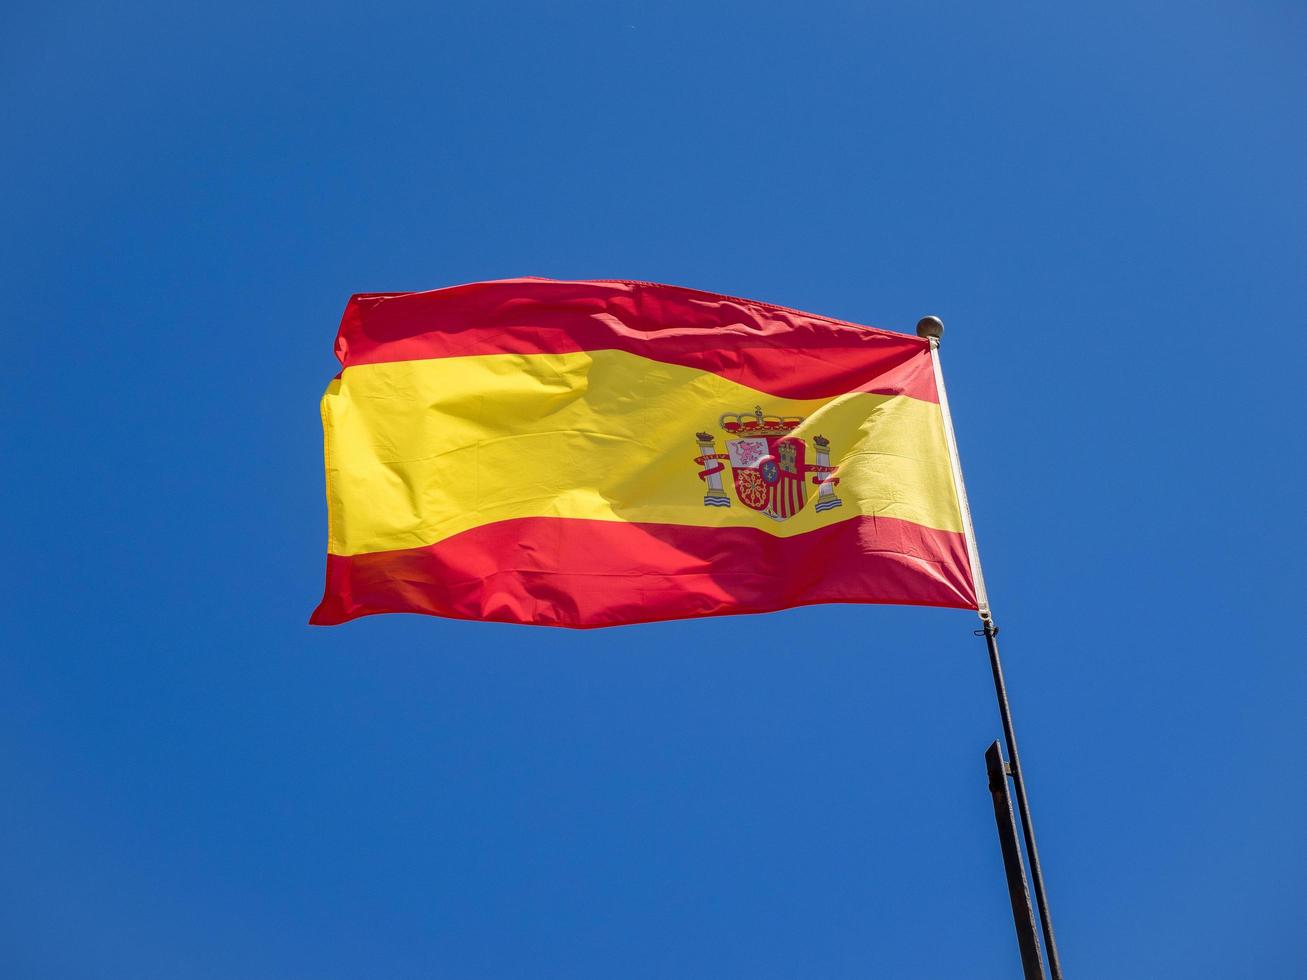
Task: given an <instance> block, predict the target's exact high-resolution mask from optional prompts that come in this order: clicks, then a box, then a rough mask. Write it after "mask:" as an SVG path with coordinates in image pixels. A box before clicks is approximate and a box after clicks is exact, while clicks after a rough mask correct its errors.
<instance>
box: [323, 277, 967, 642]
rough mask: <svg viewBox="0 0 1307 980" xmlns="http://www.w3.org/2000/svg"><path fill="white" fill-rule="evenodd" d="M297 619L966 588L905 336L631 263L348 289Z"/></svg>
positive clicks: (711, 612) (912, 594)
mask: <svg viewBox="0 0 1307 980" xmlns="http://www.w3.org/2000/svg"><path fill="white" fill-rule="evenodd" d="M336 356H337V357H338V358H339V359H340V363H341V366H342V370H341V372H340V374H339V375H337V376H336V378H335V379H334V380H333V381H332V382H331V384H330V385H329V386H328V387H327V392H326V395H325V396H324V397H323V399H322V426H323V432H324V436H325V440H324V441H325V453H326V471H327V513H328V537H327V551H328V555H327V585H326V593H325V595H324V596H323V599H322V603H321V604H320V605H319V606H318V608H317V610H316V611H315V612H314V613H313V616H312V619H311V622H313V623H318V624H323V625H329V624H335V623H341V622H345V621H346V620H350V619H355V618H357V617H359V616H367V615H370V614H372V613H390V612H413V613H427V614H430V615H435V616H449V617H456V618H459V619H484V620H495V621H499V622H508V623H534V624H542V625H548V626H569V627H593V626H614V625H619V624H623V623H641V622H649V621H654V620H667V619H683V618H688V617H697V616H717V615H724V614H729V613H755V612H767V611H771V610H777V609H784V608H788V607H791V606H801V605H808V604H812V603H828V602H858V603H900V604H911V605H925V606H949V607H954V608H960V609H975V608H977V589H976V586H975V578H976V576H975V575H974V574H973V571H972V566H971V561H970V555H971V551H970V550H969V548H968V534H967V533H966V532H967V528H968V526H969V525H967V524H965V523H964V522H965V521H966V517H965V514H966V507H965V498H964V496H963V492H962V489H961V482H960V478H959V477H958V476H957V473H956V468H955V466H954V457H953V456H952V455H951V443H950V438H951V432H950V431H949V430H947V429H946V424H947V423H946V415H945V413H944V412H942V411H941V405H940V393H941V388H940V385H939V383H938V382H937V377H938V376H937V373H936V368H937V365H936V364H935V357H936V352H935V351H934V350H932V347H931V344H930V343H929V342H928V341H926V340H923V339H921V338H919V337H915V336H908V335H905V334H899V333H892V332H889V331H885V330H877V329H873V328H871V327H865V326H859V325H857V324H853V323H845V322H843V321H840V320H833V319H830V318H828V317H823V316H817V315H814V314H811V313H801V312H798V311H796V310H790V309H785V308H783V307H777V306H772V305H769V304H767V303H759V302H755V301H753V300H744V299H736V298H734V297H730V296H719V295H716V294H713V293H705V292H699V291H698V290H693V289H684V288H680V287H677V286H664V285H657V284H653V283H644V282H626V281H612V280H604V281H589V282H564V281H555V280H549V279H535V278H528V279H507V280H501V281H497V282H484V283H473V284H471V285H466V286H455V287H452V288H449V289H437V290H433V291H430V292H419V293H370V294H361V295H357V296H354V297H353V298H351V299H350V301H349V303H348V305H347V306H346V308H345V315H344V318H343V320H342V322H341V325H340V332H339V334H338V335H337V338H336Z"/></svg>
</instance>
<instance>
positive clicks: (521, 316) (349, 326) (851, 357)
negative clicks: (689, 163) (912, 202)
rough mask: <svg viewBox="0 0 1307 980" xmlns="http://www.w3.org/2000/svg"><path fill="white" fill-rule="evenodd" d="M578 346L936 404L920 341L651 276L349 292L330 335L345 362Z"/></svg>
mask: <svg viewBox="0 0 1307 980" xmlns="http://www.w3.org/2000/svg"><path fill="white" fill-rule="evenodd" d="M585 350H623V351H628V352H630V353H632V354H638V355H640V356H641V357H648V358H651V359H653V360H656V361H664V362H666V363H669V364H679V365H682V366H684V367H690V368H695V369H697V370H701V371H711V372H713V373H715V374H720V375H721V376H722V377H725V378H729V379H731V380H732V381H736V382H738V383H740V384H743V385H747V386H748V387H750V388H756V389H758V390H759V391H764V392H768V393H770V394H773V395H776V396H778V397H782V398H832V397H834V396H835V395H839V394H843V393H844V392H849V391H870V392H875V393H880V394H906V395H911V396H912V397H913V398H920V399H922V400H925V401H938V398H937V396H936V394H935V377H934V372H933V369H932V368H931V364H930V349H929V346H928V345H927V342H926V341H924V340H922V339H921V338H920V337H915V336H910V335H908V334H901V333H893V332H891V331H888V330H877V329H875V328H873V327H864V326H859V325H858V324H854V323H846V322H845V321H842V320H832V319H830V318H828V317H823V316H816V315H814V314H812V313H801V312H799V311H797V310H788V309H785V308H783V307H779V306H771V305H769V304H767V303H759V302H756V301H754V300H746V299H736V298H734V297H730V296H719V295H717V294H716V293H704V292H700V291H698V290H695V289H685V288H682V287H680V286H661V285H656V284H653V283H637V282H584V281H582V282H567V281H557V280H552V279H504V280H500V281H497V282H479V283H472V284H470V285H466V286H452V287H450V288H448V289H436V290H432V291H430V292H424V293H368V294H360V295H357V296H354V297H352V298H351V299H350V301H349V305H348V306H347V307H346V308H345V315H344V317H343V318H342V320H341V324H340V332H339V334H337V337H336V356H337V357H338V358H340V362H341V364H342V365H344V367H346V368H350V367H354V366H356V365H360V364H375V363H378V362H382V361H413V360H422V359H425V358H433V357H459V356H466V355H473V354H534V353H570V352H574V351H585Z"/></svg>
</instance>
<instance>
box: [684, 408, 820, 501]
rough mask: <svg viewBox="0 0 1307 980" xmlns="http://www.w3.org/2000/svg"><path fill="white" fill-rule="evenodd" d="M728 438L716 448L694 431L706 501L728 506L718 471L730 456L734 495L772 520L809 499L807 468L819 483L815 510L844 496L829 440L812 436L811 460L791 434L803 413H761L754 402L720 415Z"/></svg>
mask: <svg viewBox="0 0 1307 980" xmlns="http://www.w3.org/2000/svg"><path fill="white" fill-rule="evenodd" d="M719 421H720V424H721V427H722V429H724V430H725V432H726V434H727V436H728V438H727V440H726V452H724V453H719V452H717V451H716V450H717V447H716V438H715V437H714V436H713V435H712V434H710V433H708V432H699V433H697V434H696V436H695V438H696V439H698V441H699V455H698V456H696V457H695V460H694V461H695V462H696V463H697V464H699V465H700V466H702V467H704V468H703V469H702V470H700V471H699V479H701V480H703V481H704V482H705V483H706V484H707V489H706V491H705V493H704V497H703V505H704V506H705V507H729V506H731V498H730V497H729V496H728V495H727V493H726V490H725V488H724V487H723V486H722V476H721V475H722V472H723V471H724V470H725V469H726V464H727V463H728V462H729V463H730V466H731V476H732V478H733V482H734V485H735V496H736V499H738V500H739V501H740V503H742V504H743V505H744V506H745V507H748V508H751V509H752V510H756V511H761V512H762V513H764V514H766V515H767V516H768V517H770V518H772V519H773V520H777V521H784V520H787V519H788V518H791V517H793V516H794V515H795V514H797V513H798V512H799V511H800V510H801V509H802V508H803V505H804V504H805V503H807V501H808V497H809V493H808V487H807V484H806V480H805V478H806V477H807V476H808V475H809V474H811V475H812V484H813V485H814V486H816V487H818V488H819V489H818V492H817V503H816V505H815V506H814V508H813V509H814V510H816V511H817V512H818V513H821V512H822V511H826V510H830V509H831V508H833V507H839V506H840V505H841V504H843V503H844V501H842V500H840V498H839V497H837V496H836V495H835V487H836V485H837V484H838V483H839V482H840V481H839V479H838V478H836V476H835V467H833V466H831V465H830V441H829V440H828V439H826V437H825V436H817V437H815V438H814V439H813V440H812V444H813V449H814V453H813V455H814V456H815V457H816V462H815V463H809V462H807V453H808V443H807V441H806V440H804V439H800V438H799V437H798V436H795V435H794V434H793V433H794V430H795V429H797V428H798V427H799V423H800V422H802V421H803V419H801V418H798V417H796V416H784V417H782V416H779V415H764V414H763V411H762V408H761V407H757V408H755V409H754V410H753V414H752V415H731V414H727V415H723V416H722V417H721V419H720V420H719Z"/></svg>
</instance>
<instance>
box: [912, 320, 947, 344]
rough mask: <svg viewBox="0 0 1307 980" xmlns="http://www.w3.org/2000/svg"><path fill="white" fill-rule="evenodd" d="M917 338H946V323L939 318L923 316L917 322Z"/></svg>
mask: <svg viewBox="0 0 1307 980" xmlns="http://www.w3.org/2000/svg"><path fill="white" fill-rule="evenodd" d="M917 336H918V337H933V338H934V339H935V340H939V339H941V338H942V337H943V336H944V321H943V320H941V319H940V318H939V317H937V316H923V317H922V318H921V319H920V320H918V321H917Z"/></svg>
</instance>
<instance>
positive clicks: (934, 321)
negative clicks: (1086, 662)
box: [917, 316, 1063, 980]
mask: <svg viewBox="0 0 1307 980" xmlns="http://www.w3.org/2000/svg"><path fill="white" fill-rule="evenodd" d="M917 335H918V336H919V337H924V338H925V339H927V340H929V341H930V359H931V364H932V365H933V367H934V370H935V389H936V391H937V392H938V395H939V408H940V412H941V414H942V415H943V417H944V433H945V436H946V437H947V442H948V453H949V466H950V468H951V469H952V471H953V485H954V487H955V488H956V491H957V497H958V505H959V508H960V509H961V511H962V529H963V531H964V533H965V536H966V541H967V557H968V559H969V560H970V562H971V578H972V581H973V582H974V584H975V588H976V607H977V612H978V613H979V614H980V622H981V627H982V628H981V629H980V630H978V631H977V634H978V635H983V636H984V637H985V645H986V646H987V647H988V649H989V667H990V671H991V672H992V673H993V675H994V693H995V695H996V696H997V697H998V711H999V715H1000V716H1001V717H1002V720H1003V740H1004V741H1005V742H1006V743H1007V756H1008V762H1009V768H1010V769H1011V777H1012V788H1013V789H1015V790H1016V798H1017V809H1018V810H1019V811H1020V813H1021V833H1022V836H1023V837H1024V839H1025V842H1026V854H1027V855H1028V856H1029V858H1030V877H1031V879H1032V881H1031V884H1032V885H1033V886H1034V890H1035V904H1036V905H1037V906H1038V908H1039V921H1040V925H1041V926H1042V928H1043V933H1044V946H1045V948H1046V949H1047V951H1048V966H1049V972H1050V973H1051V974H1052V980H1063V977H1062V964H1061V961H1060V960H1059V958H1058V955H1057V941H1056V940H1055V939H1054V937H1053V919H1052V916H1051V915H1050V914H1049V911H1048V896H1047V894H1046V893H1045V891H1044V873H1043V870H1042V869H1041V867H1040V864H1039V848H1038V847H1036V845H1035V824H1034V821H1033V820H1032V819H1031V817H1030V800H1029V799H1028V798H1027V796H1026V780H1025V770H1024V769H1023V768H1022V766H1021V757H1020V755H1018V753H1017V733H1016V729H1015V728H1013V726H1012V709H1011V706H1010V705H1009V704H1008V697H1007V685H1006V683H1004V681H1003V664H1002V661H1001V660H1000V659H999V655H998V627H997V626H995V625H994V617H993V615H992V614H991V613H990V609H989V596H988V594H987V593H986V591H985V576H984V573H983V572H982V570H981V567H980V550H979V549H978V548H977V547H976V531H975V527H974V526H973V524H972V522H971V507H970V506H969V505H968V503H967V488H966V484H965V483H964V482H963V480H962V464H961V462H960V460H959V457H958V443H957V438H956V437H955V436H954V434H953V416H952V414H951V413H950V412H949V407H948V392H947V391H946V389H945V388H944V372H943V370H942V369H941V367H940V362H939V342H940V338H942V337H943V336H944V323H943V321H941V320H940V319H939V318H938V317H934V316H927V317H923V318H922V319H921V320H920V321H918V323H917Z"/></svg>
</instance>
